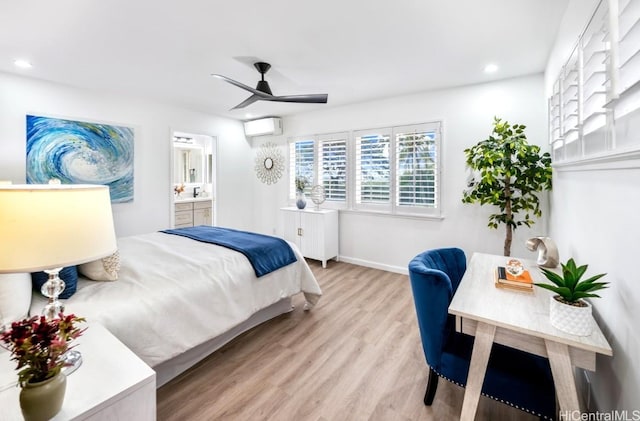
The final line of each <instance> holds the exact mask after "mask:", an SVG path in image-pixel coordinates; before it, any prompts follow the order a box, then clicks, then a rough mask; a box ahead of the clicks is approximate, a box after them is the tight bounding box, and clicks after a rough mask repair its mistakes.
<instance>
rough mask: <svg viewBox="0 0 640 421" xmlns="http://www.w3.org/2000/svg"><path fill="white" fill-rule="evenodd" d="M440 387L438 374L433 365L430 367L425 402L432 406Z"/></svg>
mask: <svg viewBox="0 0 640 421" xmlns="http://www.w3.org/2000/svg"><path fill="white" fill-rule="evenodd" d="M437 388H438V375H437V374H436V372H435V371H433V369H432V368H431V367H429V381H428V383H427V391H426V392H425V394H424V404H425V405H426V406H431V404H432V403H433V398H435V396H436V389H437Z"/></svg>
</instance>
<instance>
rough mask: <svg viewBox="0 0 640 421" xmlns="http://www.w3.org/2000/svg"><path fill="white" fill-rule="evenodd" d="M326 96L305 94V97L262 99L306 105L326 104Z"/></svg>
mask: <svg viewBox="0 0 640 421" xmlns="http://www.w3.org/2000/svg"><path fill="white" fill-rule="evenodd" d="M327 98H328V95H327V94H307V95H282V96H272V97H270V98H263V99H265V100H266V101H276V102H301V103H307V104H326V103H327Z"/></svg>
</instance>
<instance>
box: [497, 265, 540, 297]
mask: <svg viewBox="0 0 640 421" xmlns="http://www.w3.org/2000/svg"><path fill="white" fill-rule="evenodd" d="M496 287H497V288H505V289H512V290H516V291H524V292H533V280H532V279H531V274H530V273H529V271H528V270H525V271H524V272H522V273H521V274H520V275H518V276H513V275H512V274H510V273H509V272H507V270H506V269H505V268H504V266H498V267H497V268H496Z"/></svg>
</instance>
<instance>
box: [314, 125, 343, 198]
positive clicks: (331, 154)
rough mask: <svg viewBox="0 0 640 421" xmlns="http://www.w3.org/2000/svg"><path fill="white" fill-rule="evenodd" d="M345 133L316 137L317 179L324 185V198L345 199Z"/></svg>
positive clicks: (318, 182)
mask: <svg viewBox="0 0 640 421" xmlns="http://www.w3.org/2000/svg"><path fill="white" fill-rule="evenodd" d="M347 138H348V136H347V133H340V134H334V135H324V136H319V138H318V164H319V165H318V181H317V182H316V184H321V185H322V186H323V187H324V190H325V194H326V200H327V201H329V202H346V200H347Z"/></svg>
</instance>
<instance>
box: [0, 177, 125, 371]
mask: <svg viewBox="0 0 640 421" xmlns="http://www.w3.org/2000/svg"><path fill="white" fill-rule="evenodd" d="M116 250H117V244H116V236H115V231H114V228H113V215H112V213H111V201H110V198H109V188H108V187H107V186H98V185H82V184H62V185H60V184H58V185H55V184H53V185H52V184H47V185H40V184H24V185H18V184H14V185H0V273H20V272H36V271H41V270H44V271H45V272H46V273H47V274H48V276H49V279H48V280H47V282H45V284H44V285H43V286H42V289H41V292H42V294H43V295H44V296H46V297H48V299H49V301H48V303H47V305H46V306H45V307H44V309H43V312H42V314H43V315H44V316H46V317H47V319H52V318H55V317H57V316H58V314H59V313H60V312H63V311H64V306H63V304H62V303H61V302H60V301H59V300H58V295H60V293H61V292H62V291H64V288H65V284H64V281H63V280H61V279H60V278H59V277H58V273H59V272H60V270H61V269H62V268H63V267H65V266H72V265H77V264H80V263H85V262H89V261H92V260H97V259H100V258H101V257H105V256H108V255H110V254H112V253H114V252H115V251H116ZM72 357H73V356H68V357H67V358H68V359H71V358H72ZM75 357H76V358H77V355H76V356H75ZM78 365H79V363H78Z"/></svg>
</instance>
